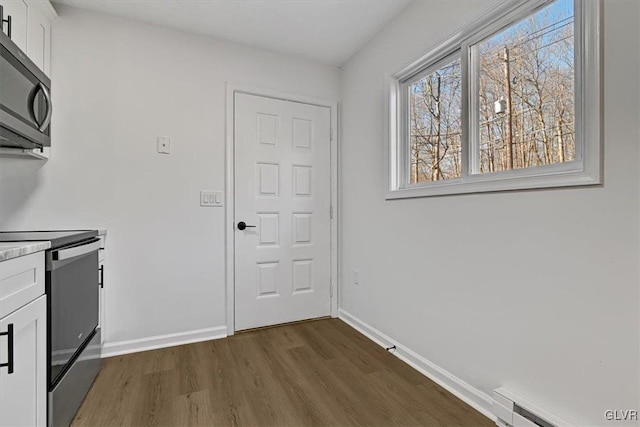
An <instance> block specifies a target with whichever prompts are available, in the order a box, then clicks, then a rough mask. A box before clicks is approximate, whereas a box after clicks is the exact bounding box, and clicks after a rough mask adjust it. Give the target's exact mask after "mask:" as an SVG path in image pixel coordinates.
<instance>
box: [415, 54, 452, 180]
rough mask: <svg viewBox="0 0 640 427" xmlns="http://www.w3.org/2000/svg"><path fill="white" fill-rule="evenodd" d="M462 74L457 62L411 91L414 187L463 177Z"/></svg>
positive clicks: (436, 72) (422, 80)
mask: <svg viewBox="0 0 640 427" xmlns="http://www.w3.org/2000/svg"><path fill="white" fill-rule="evenodd" d="M461 73H462V71H461V63H460V59H457V60H455V61H453V62H451V63H450V64H447V65H445V66H443V67H441V68H439V69H438V70H436V71H434V72H433V73H431V74H429V75H427V76H425V77H423V78H421V79H420V80H418V81H416V82H414V83H413V84H411V85H410V86H409V88H408V90H409V113H410V114H409V116H410V124H409V126H410V129H409V137H410V150H411V151H410V157H411V158H410V162H411V168H410V177H409V178H410V182H411V184H415V183H419V182H425V181H440V180H446V179H451V178H458V177H460V176H461V157H460V156H461V141H462V123H461V114H462V112H461V108H462V74H461Z"/></svg>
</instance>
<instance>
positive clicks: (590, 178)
mask: <svg viewBox="0 0 640 427" xmlns="http://www.w3.org/2000/svg"><path fill="white" fill-rule="evenodd" d="M505 175H506V173H493V174H486V175H473V176H469V177H466V178H459V179H454V180H449V181H440V182H435V183H429V184H428V185H424V186H412V187H406V188H400V189H394V190H390V191H387V193H386V194H385V199H386V200H394V199H409V198H416V197H436V196H449V195H454V194H472V193H489V192H499V191H514V190H532V189H541V188H553V187H576V186H584V185H598V184H601V183H602V180H601V179H600V175H599V174H597V175H591V174H588V173H585V172H584V171H572V172H560V173H553V174H544V175H539V174H538V175H528V176H511V177H507V176H505Z"/></svg>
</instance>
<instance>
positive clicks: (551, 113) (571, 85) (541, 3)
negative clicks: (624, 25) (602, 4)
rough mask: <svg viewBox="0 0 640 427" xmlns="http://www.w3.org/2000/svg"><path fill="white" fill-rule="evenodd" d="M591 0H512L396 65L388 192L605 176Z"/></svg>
mask: <svg viewBox="0 0 640 427" xmlns="http://www.w3.org/2000/svg"><path fill="white" fill-rule="evenodd" d="M598 8H599V2H597V1H593V0H575V1H574V0H555V1H550V0H535V1H531V0H529V1H521V0H520V1H518V2H515V4H514V3H513V2H511V3H509V4H508V5H506V6H503V8H502V9H500V10H498V11H493V12H491V15H487V16H485V17H483V18H482V19H480V20H479V21H478V22H479V24H475V25H474V26H473V27H469V28H466V29H464V30H462V31H461V32H460V33H459V34H456V35H454V36H453V37H451V38H450V39H449V40H448V41H447V42H445V43H443V44H442V45H441V46H439V47H438V48H437V49H435V50H434V51H432V52H431V53H430V54H428V55H427V56H425V57H424V58H422V59H421V60H419V61H418V62H416V63H415V64H413V65H412V66H410V67H408V68H407V69H405V70H402V71H401V72H399V73H397V74H396V75H394V76H393V77H392V78H391V84H390V88H391V92H390V95H391V96H390V100H391V104H390V109H389V110H390V127H389V131H390V132H389V133H390V135H389V140H390V144H389V150H390V153H389V154H390V156H389V161H390V164H389V166H390V174H389V175H390V180H389V189H388V190H389V191H388V192H387V198H401V197H419V196H430V195H441V194H455V193H470V192H483V191H500V190H515V189H525V188H543V187H559V186H574V185H592V184H598V183H600V182H601V172H600V169H601V161H600V157H601V156H600V154H601V153H600V152H601V143H600V132H601V129H600V121H601V114H600V107H599V106H600V72H599V68H600V55H599V49H600V43H599V37H600V35H599V34H600V32H599V23H598V22H599V17H598V15H599V10H598ZM584 52H589V55H585V54H584ZM592 53H593V54H592Z"/></svg>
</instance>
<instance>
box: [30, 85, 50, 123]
mask: <svg viewBox="0 0 640 427" xmlns="http://www.w3.org/2000/svg"><path fill="white" fill-rule="evenodd" d="M38 87H39V88H40V90H41V91H42V94H43V95H44V98H45V99H46V101H47V114H46V116H45V118H44V120H43V121H42V124H39V125H38V126H39V127H38V130H39V131H40V132H44V130H45V129H46V128H47V126H49V123H50V122H51V111H52V108H51V107H52V105H51V94H50V93H49V89H47V87H46V86H45V85H43V84H42V82H40V83H38ZM34 104H35V98H34ZM36 123H37V121H36Z"/></svg>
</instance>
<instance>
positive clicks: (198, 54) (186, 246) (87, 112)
mask: <svg viewBox="0 0 640 427" xmlns="http://www.w3.org/2000/svg"><path fill="white" fill-rule="evenodd" d="M56 8H57V9H58V11H59V13H60V18H59V19H58V20H57V21H55V23H54V28H53V59H52V66H53V70H52V74H53V75H52V81H53V87H52V93H53V97H54V102H55V107H54V115H53V124H52V132H53V135H52V139H53V144H54V147H53V156H52V158H51V159H50V160H49V161H48V162H47V163H44V164H42V163H40V162H36V161H29V160H11V159H3V158H0V229H2V230H12V229H49V228H96V227H105V228H108V229H109V235H108V239H107V243H108V251H107V257H108V270H107V274H106V282H107V341H109V342H118V341H123V340H130V339H138V338H144V337H151V336H156V335H162V334H170V333H180V332H184V331H192V330H198V329H204V328H211V327H217V326H224V325H225V282H224V278H225V276H224V267H225V263H224V255H225V252H224V251H225V246H224V223H223V221H224V209H222V208H201V207H200V206H199V191H200V190H202V189H210V190H224V188H225V186H224V176H225V172H224V167H225V166H224V155H225V148H224V144H225V118H226V103H225V102H226V101H225V97H226V87H225V82H226V81H232V82H236V83H242V84H248V85H251V86H253V87H262V88H268V89H274V90H279V91H285V92H292V93H299V94H302V95H307V96H314V97H320V98H327V99H337V98H338V95H339V73H338V70H337V69H335V68H332V67H326V66H322V65H317V64H313V63H309V62H304V61H299V60H295V59H290V58H287V57H284V56H281V55H276V54H272V53H268V52H264V51H260V50H256V49H249V48H245V47H241V46H238V45H235V44H231V43H225V42H219V41H214V40H211V39H206V38H202V37H197V36H191V35H187V34H184V33H180V32H176V31H172V30H167V29H163V28H160V27H155V26H150V25H143V24H137V23H134V22H130V21H126V20H121V19H117V18H111V17H108V16H104V15H99V14H94V13H91V12H85V11H81V10H79V9H73V8H68V7H63V6H56ZM158 135H168V136H171V137H172V138H173V142H172V147H171V148H172V154H171V155H169V156H167V155H160V154H157V153H156V137H157V136H158Z"/></svg>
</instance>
